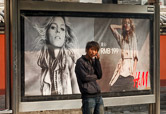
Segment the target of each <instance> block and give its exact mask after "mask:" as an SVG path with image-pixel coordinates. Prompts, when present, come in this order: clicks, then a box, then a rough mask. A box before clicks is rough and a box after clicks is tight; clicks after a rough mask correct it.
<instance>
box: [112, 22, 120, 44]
mask: <svg viewBox="0 0 166 114" xmlns="http://www.w3.org/2000/svg"><path fill="white" fill-rule="evenodd" d="M110 29H111V31H112V33H113V35H114V37H115V38H116V40H117V41H118V42H120V38H121V35H120V34H119V33H118V29H120V30H121V29H122V26H121V25H114V24H111V25H110Z"/></svg>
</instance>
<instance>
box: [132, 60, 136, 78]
mask: <svg viewBox="0 0 166 114" xmlns="http://www.w3.org/2000/svg"><path fill="white" fill-rule="evenodd" d="M136 67H137V59H134V65H133V73H132V75H133V76H134V77H135V75H136Z"/></svg>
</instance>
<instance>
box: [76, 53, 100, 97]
mask: <svg viewBox="0 0 166 114" xmlns="http://www.w3.org/2000/svg"><path fill="white" fill-rule="evenodd" d="M75 73H76V76H77V81H78V85H79V89H80V91H81V94H82V98H84V97H96V96H100V92H101V91H100V87H99V85H98V84H97V82H96V80H97V79H101V77H102V69H101V65H100V61H99V59H94V60H93V61H92V62H90V60H88V59H86V58H85V55H82V57H80V58H79V59H78V60H77V62H76V67H75Z"/></svg>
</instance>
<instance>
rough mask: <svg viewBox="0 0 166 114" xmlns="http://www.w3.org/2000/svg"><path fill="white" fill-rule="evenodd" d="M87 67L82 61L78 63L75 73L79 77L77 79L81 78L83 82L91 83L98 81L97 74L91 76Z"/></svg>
mask: <svg viewBox="0 0 166 114" xmlns="http://www.w3.org/2000/svg"><path fill="white" fill-rule="evenodd" d="M86 67H87V66H85V64H84V63H83V62H82V61H77V63H76V67H75V72H76V75H77V78H79V79H80V80H81V81H83V82H90V81H95V80H97V75H96V74H89V73H88V71H87V68H86Z"/></svg>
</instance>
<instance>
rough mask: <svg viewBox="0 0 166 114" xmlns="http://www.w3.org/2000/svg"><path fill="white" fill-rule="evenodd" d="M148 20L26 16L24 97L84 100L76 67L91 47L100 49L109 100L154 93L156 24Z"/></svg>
mask: <svg viewBox="0 0 166 114" xmlns="http://www.w3.org/2000/svg"><path fill="white" fill-rule="evenodd" d="M143 17H144V16H133V15H129V16H119V15H107V16H105V17H104V16H103V14H102V15H101V14H99V15H97V16H96V14H95V15H94V14H92V15H90V16H89V14H86V15H83V16H78V15H75V14H74V16H73V15H71V16H70V15H68V13H67V14H65V13H58V14H56V15H55V14H53V15H50V14H49V15H24V14H22V15H21V31H22V32H21V39H22V41H21V42H22V43H21V44H22V60H23V63H22V78H21V83H22V88H21V93H22V97H26V98H33V97H35V96H37V97H40V98H43V97H44V98H49V97H50V98H51V99H70V96H71V98H74V99H75V98H80V91H79V88H78V82H77V77H76V75H75V63H76V61H77V59H78V58H80V57H81V56H82V55H85V54H86V52H85V46H86V43H87V42H88V41H96V42H98V43H99V45H100V51H99V54H100V62H101V66H102V71H103V75H102V79H100V80H99V81H97V82H98V84H99V86H100V88H101V91H102V94H103V95H106V96H112V95H113V96H119V95H120V96H121V95H123V93H127V95H130V94H131V93H132V94H131V95H133V94H135V95H137V94H139V93H140V92H142V91H148V93H150V91H151V89H152V88H151V81H152V75H153V74H152V71H151V68H152V65H153V64H152V63H153V62H152V59H153V58H152V56H151V54H152V49H151V46H152V39H151V37H152V31H151V30H150V27H152V24H151V23H152V20H151V19H150V18H149V17H148V16H147V18H143ZM116 93H118V94H116ZM52 96H57V97H54V98H53V97H52ZM42 100H43V99H42Z"/></svg>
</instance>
